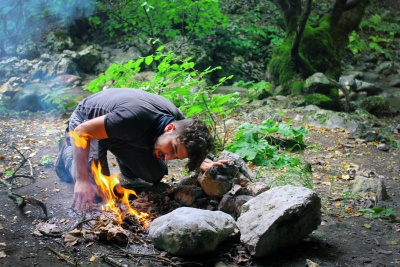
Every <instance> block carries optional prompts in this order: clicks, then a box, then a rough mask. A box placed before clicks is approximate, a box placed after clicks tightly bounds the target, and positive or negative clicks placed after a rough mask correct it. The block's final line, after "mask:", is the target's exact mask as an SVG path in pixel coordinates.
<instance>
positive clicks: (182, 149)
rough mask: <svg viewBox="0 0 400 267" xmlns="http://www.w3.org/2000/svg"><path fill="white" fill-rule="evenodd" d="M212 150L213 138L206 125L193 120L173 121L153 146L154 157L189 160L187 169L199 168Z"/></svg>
mask: <svg viewBox="0 0 400 267" xmlns="http://www.w3.org/2000/svg"><path fill="white" fill-rule="evenodd" d="M212 148H213V138H212V136H211V134H210V130H209V128H208V127H207V125H206V124H205V123H204V122H202V121H200V120H195V119H185V120H180V121H174V122H172V123H170V124H168V125H167V126H166V127H165V129H164V133H163V134H162V135H160V136H159V137H158V138H157V140H156V142H155V144H154V155H155V156H156V157H157V158H160V159H164V160H172V159H176V158H178V159H184V158H189V162H188V163H187V168H188V169H189V170H190V171H192V170H195V169H197V168H199V166H200V164H201V163H202V162H203V160H204V159H205V158H206V156H207V154H208V153H210V151H211V150H212Z"/></svg>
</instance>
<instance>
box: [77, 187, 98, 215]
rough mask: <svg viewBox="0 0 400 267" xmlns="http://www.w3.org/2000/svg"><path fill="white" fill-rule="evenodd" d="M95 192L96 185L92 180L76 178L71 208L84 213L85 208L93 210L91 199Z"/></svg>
mask: <svg viewBox="0 0 400 267" xmlns="http://www.w3.org/2000/svg"><path fill="white" fill-rule="evenodd" d="M95 192H96V185H94V184H93V183H92V182H90V181H88V180H86V181H79V180H78V179H77V180H76V183H75V188H74V200H73V202H72V208H73V209H74V208H75V209H76V210H77V211H78V212H82V213H86V210H87V208H89V211H92V210H93V200H94V195H95Z"/></svg>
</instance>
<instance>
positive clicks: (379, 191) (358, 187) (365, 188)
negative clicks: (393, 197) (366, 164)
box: [352, 175, 389, 201]
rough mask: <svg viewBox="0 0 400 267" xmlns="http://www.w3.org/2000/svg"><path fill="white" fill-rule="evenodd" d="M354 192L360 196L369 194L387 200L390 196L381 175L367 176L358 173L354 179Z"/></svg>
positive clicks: (377, 198)
mask: <svg viewBox="0 0 400 267" xmlns="http://www.w3.org/2000/svg"><path fill="white" fill-rule="evenodd" d="M352 193H353V194H355V195H358V196H360V197H365V196H366V195H369V196H371V197H373V198H374V199H376V200H380V201H382V200H387V199H388V198H389V196H388V194H387V191H386V186H385V183H384V181H383V179H380V178H379V177H365V176H362V175H357V176H356V177H355V179H354V184H353V189H352Z"/></svg>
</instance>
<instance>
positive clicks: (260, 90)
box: [232, 81, 271, 101]
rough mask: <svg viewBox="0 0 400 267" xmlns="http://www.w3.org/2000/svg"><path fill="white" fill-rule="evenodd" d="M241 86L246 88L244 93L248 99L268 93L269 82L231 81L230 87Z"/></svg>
mask: <svg viewBox="0 0 400 267" xmlns="http://www.w3.org/2000/svg"><path fill="white" fill-rule="evenodd" d="M235 86H237V87H243V88H246V89H247V90H246V95H247V99H248V100H249V101H251V100H254V99H257V98H259V97H260V96H262V95H270V94H271V93H270V89H271V83H269V82H267V81H260V82H253V81H249V82H245V81H238V82H235V83H233V85H232V87H235Z"/></svg>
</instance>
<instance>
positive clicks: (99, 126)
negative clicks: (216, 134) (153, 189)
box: [55, 89, 221, 212]
mask: <svg viewBox="0 0 400 267" xmlns="http://www.w3.org/2000/svg"><path fill="white" fill-rule="evenodd" d="M67 123H68V126H67V129H66V135H65V136H66V138H65V141H64V142H63V143H62V145H61V147H60V155H59V157H58V159H57V162H56V166H55V170H56V172H57V175H58V176H59V177H60V179H61V180H63V181H65V182H75V187H74V200H73V204H72V207H73V208H76V209H77V210H78V211H82V212H85V211H86V209H87V208H89V210H92V207H93V199H94V196H95V193H96V188H95V183H94V182H93V180H92V179H93V177H90V176H91V173H90V163H91V162H92V161H95V162H99V163H100V164H101V167H102V173H103V174H104V175H110V171H109V168H108V164H107V151H110V152H111V153H113V154H114V155H115V156H116V158H117V162H118V164H119V167H120V170H121V173H122V174H123V175H124V176H125V177H127V178H138V177H140V178H141V179H143V180H145V181H147V182H150V183H157V182H159V181H160V180H161V179H162V178H163V176H164V175H165V174H167V172H168V169H167V165H166V161H168V160H172V159H184V158H189V161H188V163H187V167H188V169H189V170H190V171H192V170H195V169H199V168H200V166H201V168H202V169H203V170H205V169H207V168H209V167H210V166H213V165H214V166H215V165H220V164H221V163H220V162H212V161H210V160H207V159H206V156H207V154H208V153H209V152H210V151H211V149H212V147H213V140H212V136H211V135H210V132H209V129H208V127H207V126H206V125H205V124H204V123H203V122H201V121H199V120H194V119H185V118H184V116H183V114H182V113H181V112H180V111H179V110H178V109H177V108H176V107H175V106H174V105H173V104H172V103H171V102H169V101H168V100H167V99H165V98H163V97H161V96H159V95H155V94H151V93H147V92H144V91H141V90H136V89H109V90H105V91H101V92H99V93H96V94H94V95H91V96H89V97H87V98H85V99H84V100H82V102H81V103H80V104H79V105H78V106H77V108H76V109H75V111H74V112H73V113H72V115H71V117H70V118H69V120H68V122H67ZM71 131H73V132H74V134H76V136H77V137H78V138H83V139H84V140H85V141H86V142H87V146H86V148H83V147H79V146H76V145H75V143H74V140H72V139H71V137H70V135H69V133H70V132H71ZM205 159H206V160H205ZM203 161H204V162H203ZM96 164H97V163H96Z"/></svg>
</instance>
